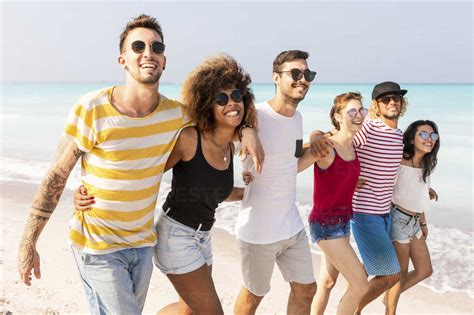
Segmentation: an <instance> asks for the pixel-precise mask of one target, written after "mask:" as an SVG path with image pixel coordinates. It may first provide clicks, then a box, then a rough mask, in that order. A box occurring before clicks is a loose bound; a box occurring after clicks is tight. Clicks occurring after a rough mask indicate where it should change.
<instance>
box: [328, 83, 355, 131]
mask: <svg viewBox="0 0 474 315" xmlns="http://www.w3.org/2000/svg"><path fill="white" fill-rule="evenodd" d="M352 100H357V101H359V102H361V103H362V95H361V94H360V93H359V92H347V93H342V94H339V95H338V96H336V97H335V98H334V104H333V105H332V108H331V111H330V112H329V117H330V118H331V123H332V125H333V126H334V127H335V128H336V129H337V130H340V129H341V126H340V125H339V122H338V121H337V120H336V117H334V116H335V115H336V114H340V113H341V111H342V110H343V109H344V108H346V106H347V103H349V102H350V101H352Z"/></svg>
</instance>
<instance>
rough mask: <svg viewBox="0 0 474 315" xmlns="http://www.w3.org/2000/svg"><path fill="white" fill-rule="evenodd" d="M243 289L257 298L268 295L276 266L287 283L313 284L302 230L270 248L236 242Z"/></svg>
mask: <svg viewBox="0 0 474 315" xmlns="http://www.w3.org/2000/svg"><path fill="white" fill-rule="evenodd" d="M239 249H240V259H241V264H240V266H241V268H242V277H243V286H244V287H245V288H246V289H247V290H249V291H250V292H251V293H253V294H254V295H257V296H264V295H265V294H267V293H268V292H269V291H270V281H271V278H272V274H273V267H274V266H275V262H276V263H277V264H278V267H279V268H280V271H281V273H282V275H283V278H284V279H285V281H287V282H297V283H301V284H310V283H314V282H315V280H314V274H313V262H312V260H311V251H310V249H309V244H308V238H307V236H306V232H305V230H304V229H303V230H301V231H300V232H298V233H297V234H296V235H294V236H292V237H291V238H289V239H286V240H282V241H278V242H275V243H271V244H251V243H246V242H243V241H239Z"/></svg>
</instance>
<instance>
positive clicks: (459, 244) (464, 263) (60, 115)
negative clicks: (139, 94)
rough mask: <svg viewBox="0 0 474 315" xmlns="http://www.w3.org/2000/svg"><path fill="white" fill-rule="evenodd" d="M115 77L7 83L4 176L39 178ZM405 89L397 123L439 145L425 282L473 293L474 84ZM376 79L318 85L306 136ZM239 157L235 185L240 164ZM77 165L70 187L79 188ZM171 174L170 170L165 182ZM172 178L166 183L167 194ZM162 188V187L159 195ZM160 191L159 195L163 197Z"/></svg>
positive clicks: (304, 202)
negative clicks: (434, 135) (344, 97)
mask: <svg viewBox="0 0 474 315" xmlns="http://www.w3.org/2000/svg"><path fill="white" fill-rule="evenodd" d="M114 84H117V83H114V82H106V83H88V84H3V85H2V86H1V90H0V92H1V101H0V103H1V104H0V123H1V128H0V148H1V151H0V164H1V170H0V180H1V181H4V182H8V181H24V182H33V183H39V182H40V180H41V178H42V176H43V174H44V172H45V171H46V170H47V168H48V165H49V163H50V161H51V160H52V158H53V156H54V152H55V149H56V144H57V141H58V139H59V137H60V135H61V132H62V130H63V128H64V126H65V121H66V116H67V114H68V112H69V110H70V109H71V107H72V106H73V104H74V103H75V101H76V100H77V99H78V97H79V96H80V95H82V94H84V93H87V92H89V91H92V90H96V89H100V88H103V87H107V86H110V85H114ZM401 85H402V87H403V88H406V89H407V90H408V94H407V95H406V96H407V98H408V101H409V106H408V110H407V113H406V114H405V116H404V117H403V118H401V120H400V124H399V128H401V129H405V128H406V126H408V124H409V123H410V122H412V121H414V120H418V119H430V120H433V121H435V122H436V123H437V124H438V127H439V132H440V141H441V149H440V152H439V156H438V166H437V168H436V170H435V172H434V174H433V175H432V187H433V188H434V189H436V191H437V192H438V194H439V197H440V198H439V201H438V202H437V203H434V204H433V207H432V210H431V211H430V212H429V213H428V214H427V217H428V222H429V228H430V234H429V238H428V245H429V247H430V250H431V255H432V259H433V266H434V274H433V276H432V277H431V278H430V279H428V280H426V281H425V282H424V284H425V285H427V286H429V287H431V288H432V289H433V290H440V291H446V290H447V291H453V290H454V291H458V290H459V291H465V292H468V293H469V294H470V295H471V296H472V297H474V284H473V281H472V279H474V264H473V261H472V257H474V256H473V254H474V253H473V246H472V244H473V236H474V221H473V212H472V210H473V204H474V197H473V178H474V177H473V176H474V173H473V169H474V162H473V135H474V133H473V122H474V116H473V105H474V102H473V95H474V93H473V92H474V85H472V84H460V85H458V84H401ZM180 87H181V86H180V85H176V84H168V85H167V84H164V85H161V86H160V92H161V93H163V94H165V95H166V96H168V97H170V98H178V99H179V93H180ZM372 87H373V84H318V83H316V84H313V85H312V87H311V89H310V91H309V92H308V94H307V96H306V98H305V100H304V101H303V102H302V103H301V104H300V106H299V107H298V109H299V110H300V111H301V113H302V115H303V121H304V133H305V137H306V138H307V136H308V135H309V133H310V132H311V131H313V130H315V129H319V130H328V129H330V120H329V110H330V108H331V105H332V101H333V99H334V97H335V96H336V95H337V94H340V93H343V92H348V91H359V92H361V93H362V95H363V96H364V104H365V106H369V105H370V95H371V94H370V93H371V91H372ZM252 89H253V91H254V93H255V96H256V101H257V102H261V101H264V100H267V99H269V98H271V97H272V95H273V93H274V87H273V84H254V85H253V86H252ZM238 164H239V163H236V176H235V178H236V184H239V183H241V182H240V169H241V168H240V166H239V165H238ZM78 178H79V175H78V173H77V171H76V173H75V174H74V176H72V178H71V180H70V181H69V183H68V187H70V188H73V187H77V185H78V183H79V180H78ZM169 180H170V176H169V175H167V176H166V177H165V179H164V181H168V182H169ZM167 187H169V185H168V184H167V183H166V182H165V183H164V184H163V189H162V190H163V193H164V192H165V191H166V190H165V189H166V188H167ZM311 192H312V173H311V171H306V172H305V173H303V174H300V175H299V177H298V198H297V199H298V202H299V209H300V212H301V215H302V217H307V215H308V211H309V210H310V208H311V200H312V195H311ZM162 195H163V194H161V196H162ZM161 198H162V197H160V199H161ZM237 211H238V204H236V203H233V204H228V205H223V206H222V207H221V210H220V211H219V212H218V218H217V225H218V226H220V227H222V228H225V229H227V230H229V231H231V230H232V229H233V224H234V222H235V217H236V213H237Z"/></svg>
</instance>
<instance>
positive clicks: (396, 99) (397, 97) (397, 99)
mask: <svg viewBox="0 0 474 315" xmlns="http://www.w3.org/2000/svg"><path fill="white" fill-rule="evenodd" d="M402 98H403V97H402V96H401V95H399V94H395V95H387V96H382V97H381V98H379V99H378V101H379V102H382V103H384V104H385V105H387V104H388V103H390V100H393V101H394V102H395V103H398V102H400V101H401V100H402Z"/></svg>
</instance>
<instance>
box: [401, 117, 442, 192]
mask: <svg viewBox="0 0 474 315" xmlns="http://www.w3.org/2000/svg"><path fill="white" fill-rule="evenodd" d="M423 125H428V126H430V127H431V128H433V130H434V132H436V133H437V134H439V132H438V126H436V124H435V123H434V122H432V121H431V120H417V121H415V122H412V123H411V124H410V125H409V126H408V127H407V129H406V130H405V132H404V133H403V145H404V147H403V157H404V158H405V159H407V160H409V159H411V158H413V156H414V155H415V145H414V144H413V142H414V141H415V137H416V134H417V130H418V127H420V126H423ZM440 139H441V137H439V138H438V140H437V141H436V142H435V145H434V146H433V149H432V150H431V152H430V153H427V154H425V156H423V159H422V160H421V167H422V169H423V181H424V182H425V183H426V178H427V177H428V176H429V175H430V174H431V173H433V171H434V169H435V167H436V164H437V163H438V158H437V155H438V151H439V146H440Z"/></svg>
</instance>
